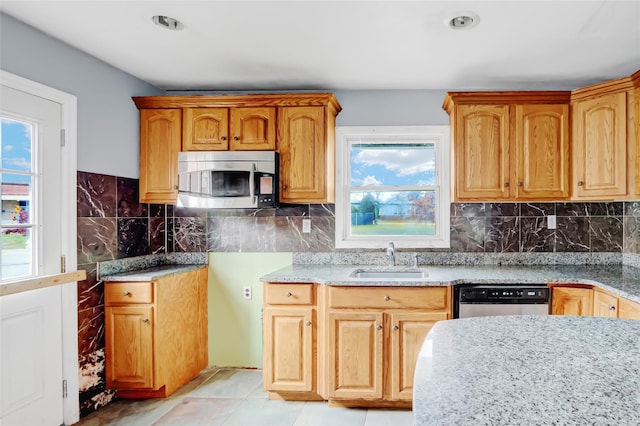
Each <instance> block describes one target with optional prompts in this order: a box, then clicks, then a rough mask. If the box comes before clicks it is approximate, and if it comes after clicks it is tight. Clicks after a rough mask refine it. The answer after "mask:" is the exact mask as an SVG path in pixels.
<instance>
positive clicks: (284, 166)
mask: <svg viewBox="0 0 640 426" xmlns="http://www.w3.org/2000/svg"><path fill="white" fill-rule="evenodd" d="M325 144H326V140H325V134H324V108H323V107H283V108H279V109H278V151H279V152H280V184H281V191H280V201H282V202H285V203H287V202H322V201H324V200H326V198H327V188H326V184H325V182H326V180H325V175H326V173H327V171H326V169H327V152H326V146H325Z"/></svg>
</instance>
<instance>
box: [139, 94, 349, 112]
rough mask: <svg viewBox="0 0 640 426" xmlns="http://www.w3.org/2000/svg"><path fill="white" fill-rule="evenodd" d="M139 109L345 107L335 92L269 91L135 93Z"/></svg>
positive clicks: (337, 109)
mask: <svg viewBox="0 0 640 426" xmlns="http://www.w3.org/2000/svg"><path fill="white" fill-rule="evenodd" d="M132 99H133V102H134V103H135V104H136V107H138V109H153V108H199V107H208V108H225V107H262V106H264V107H279V106H282V107H287V106H328V107H330V108H332V109H333V110H335V112H336V113H338V112H340V111H341V110H342V107H341V106H340V104H339V103H338V100H337V99H336V97H335V96H334V95H333V93H269V94H251V95H187V96H134V97H133V98H132Z"/></svg>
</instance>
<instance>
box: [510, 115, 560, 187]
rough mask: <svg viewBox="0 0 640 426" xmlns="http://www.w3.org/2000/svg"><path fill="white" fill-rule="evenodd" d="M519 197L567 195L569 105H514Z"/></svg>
mask: <svg viewBox="0 0 640 426" xmlns="http://www.w3.org/2000/svg"><path fill="white" fill-rule="evenodd" d="M515 155H516V159H517V162H518V173H517V174H518V182H517V185H518V191H517V194H518V197H519V198H527V199H544V198H556V199H558V198H566V197H568V195H569V164H568V162H569V106H568V105H518V106H517V107H516V152H515Z"/></svg>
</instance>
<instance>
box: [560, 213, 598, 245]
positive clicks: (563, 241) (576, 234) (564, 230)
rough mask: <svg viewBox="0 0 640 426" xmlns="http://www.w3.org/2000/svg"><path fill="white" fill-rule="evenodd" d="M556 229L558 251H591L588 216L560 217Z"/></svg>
mask: <svg viewBox="0 0 640 426" xmlns="http://www.w3.org/2000/svg"><path fill="white" fill-rule="evenodd" d="M557 225H558V228H557V229H556V251H559V252H583V251H590V250H591V245H590V244H589V220H588V218H586V217H558V219H557Z"/></svg>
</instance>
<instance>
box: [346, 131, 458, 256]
mask: <svg viewBox="0 0 640 426" xmlns="http://www.w3.org/2000/svg"><path fill="white" fill-rule="evenodd" d="M336 139H337V143H338V148H337V150H336V160H337V164H336V247H337V248H359V247H360V248H381V247H385V246H386V244H387V243H388V242H389V241H393V242H394V244H395V245H396V247H405V248H431V247H433V248H435V247H449V168H448V164H449V127H448V126H419V127H337V128H336Z"/></svg>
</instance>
